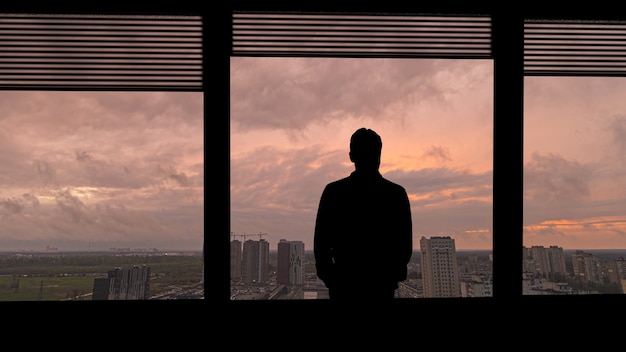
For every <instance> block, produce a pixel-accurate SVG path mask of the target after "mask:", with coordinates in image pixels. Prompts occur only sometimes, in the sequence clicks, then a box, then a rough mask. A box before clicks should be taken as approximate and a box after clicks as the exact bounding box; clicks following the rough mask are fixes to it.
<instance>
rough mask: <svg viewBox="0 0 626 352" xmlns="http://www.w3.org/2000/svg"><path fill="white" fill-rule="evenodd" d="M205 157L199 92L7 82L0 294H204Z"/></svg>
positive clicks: (0, 155) (0, 144)
mask: <svg viewBox="0 0 626 352" xmlns="http://www.w3.org/2000/svg"><path fill="white" fill-rule="evenodd" d="M203 159H204V137H203V96H202V93H165V92H61V91H57V92H46V91H38V92H35V91H30V92H27V91H20V92H15V91H4V92H2V93H0V301H34V300H43V301H58V300H134V299H167V298H203V297H204V287H203V258H202V250H203V241H204V171H203V170H204V161H203ZM113 287H115V288H113ZM172 292H178V293H180V294H179V295H178V296H175V295H173V294H172Z"/></svg>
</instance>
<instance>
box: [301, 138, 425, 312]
mask: <svg viewBox="0 0 626 352" xmlns="http://www.w3.org/2000/svg"><path fill="white" fill-rule="evenodd" d="M381 151H382V139H381V138H380V136H379V135H378V134H377V133H376V132H374V131H373V130H371V129H366V128H360V129H358V130H357V131H356V132H354V134H353V135H352V137H351V139H350V153H349V156H350V160H351V161H352V162H353V163H354V166H355V171H353V172H352V173H351V174H350V175H349V176H348V177H346V178H343V179H340V180H337V181H334V182H331V183H329V184H328V185H326V187H325V188H324V191H323V193H322V196H321V199H320V203H319V208H318V211H317V219H316V223H315V236H314V246H313V247H314V248H313V249H314V253H315V266H316V269H317V276H318V277H319V278H320V279H321V280H322V281H324V284H325V285H326V287H328V293H329V296H330V298H331V299H345V300H362V299H392V298H393V297H394V292H395V290H396V289H397V288H398V282H400V281H403V280H405V279H406V276H407V264H408V262H409V260H410V259H411V255H412V253H413V236H412V221H411V208H410V204H409V198H408V196H407V193H406V190H405V189H404V188H403V187H402V186H400V185H398V184H396V183H393V182H391V181H389V180H387V179H385V178H383V177H382V175H381V174H380V172H379V171H378V168H379V166H380V155H381Z"/></svg>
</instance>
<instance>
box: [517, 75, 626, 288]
mask: <svg viewBox="0 0 626 352" xmlns="http://www.w3.org/2000/svg"><path fill="white" fill-rule="evenodd" d="M524 84H525V86H524V240H523V243H524V258H523V268H524V269H523V270H524V272H523V294H525V295H563V294H598V293H600V294H609V293H623V292H624V290H623V288H624V283H625V281H624V278H625V276H624V274H625V273H626V271H625V269H626V266H625V261H624V257H625V256H626V236H624V233H626V231H625V230H626V226H625V224H626V213H625V212H624V209H626V207H625V206H626V177H624V175H626V157H625V155H626V154H625V153H624V147H625V146H626V100H624V98H623V93H624V92H625V91H626V80H625V79H623V78H599V77H526V78H525V82H524Z"/></svg>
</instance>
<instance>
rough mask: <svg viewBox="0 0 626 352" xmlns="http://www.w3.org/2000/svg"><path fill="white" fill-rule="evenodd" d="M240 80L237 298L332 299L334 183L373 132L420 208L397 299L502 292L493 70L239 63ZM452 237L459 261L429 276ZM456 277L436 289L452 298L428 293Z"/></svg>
mask: <svg viewBox="0 0 626 352" xmlns="http://www.w3.org/2000/svg"><path fill="white" fill-rule="evenodd" d="M230 77H231V88H230V89H231V91H230V97H231V116H230V160H231V168H230V184H231V186H230V197H231V204H230V205H231V232H230V234H229V235H230V237H231V249H230V250H231V272H230V277H231V299H232V300H253V299H254V300H260V299H261V300H266V299H326V298H328V292H327V290H326V287H325V285H324V283H323V282H322V281H321V280H319V278H318V277H317V272H316V267H315V264H316V263H315V258H314V256H313V239H314V229H315V222H316V213H317V209H318V205H319V202H320V196H321V194H322V191H323V189H324V187H325V185H326V184H328V183H329V182H332V181H334V180H337V179H340V178H343V177H346V176H348V175H349V174H350V173H351V172H352V171H354V164H353V163H352V162H351V161H350V159H349V155H348V154H349V141H350V137H351V135H352V134H353V133H354V132H355V131H356V130H357V129H358V128H361V127H366V128H371V129H373V130H374V131H376V132H377V133H378V134H379V135H380V136H381V139H382V142H383V148H382V155H381V164H380V172H381V174H382V175H383V176H384V177H385V178H387V179H389V180H390V181H393V182H396V183H398V184H400V185H402V186H404V187H405V189H406V191H407V193H408V196H409V200H410V207H411V213H412V222H413V255H412V257H411V262H410V263H409V265H408V275H407V279H406V280H405V281H404V282H401V284H400V286H399V288H398V289H397V290H396V292H395V297H401V298H421V297H425V296H429V297H430V296H452V297H459V296H463V297H473V296H490V295H491V286H492V277H491V273H492V270H491V258H492V256H491V250H492V232H491V227H492V179H493V177H492V167H493V64H492V62H491V61H488V60H407V59H326V58H325V59H321V58H243V57H233V58H231V71H230ZM440 238H441V239H443V240H449V241H448V242H447V245H448V246H449V248H450V250H449V251H448V252H447V256H446V257H445V259H448V260H451V259H454V262H455V263H454V265H452V266H450V268H449V269H448V270H449V271H447V272H445V273H444V272H431V273H430V274H426V273H424V272H423V271H424V270H422V268H423V267H424V263H425V262H424V261H422V257H423V256H422V254H421V253H422V252H426V248H421V244H422V243H423V244H424V246H428V245H429V241H427V240H434V239H440ZM422 239H424V241H422ZM354 241H359V238H358V236H357V235H355V236H354ZM381 241H384V238H383V237H381ZM246 246H247V249H246ZM279 247H282V248H284V252H283V251H281V250H280V248H279ZM281 253H282V254H281ZM285 253H286V254H285ZM428 253H429V256H428V258H429V260H430V261H431V262H433V261H435V260H436V259H443V257H439V258H436V257H433V253H434V252H432V251H430V252H428ZM283 255H284V256H285V257H284V258H283ZM363 256H364V260H375V258H376V253H363ZM281 258H283V259H281ZM426 265H427V266H429V267H431V268H432V265H428V263H426ZM444 274H445V275H448V277H450V281H446V282H442V281H441V280H440V281H436V280H435V281H433V280H431V281H430V282H431V286H432V285H453V287H454V289H453V290H452V293H445V294H444V293H442V292H441V291H437V293H435V291H436V290H434V289H433V290H430V291H427V290H425V289H424V286H425V285H424V282H423V277H424V276H427V275H429V276H428V277H429V278H431V279H432V278H433V277H435V276H437V275H439V277H443V276H444ZM366 287H367V282H364V283H363V289H366ZM425 291H427V292H425Z"/></svg>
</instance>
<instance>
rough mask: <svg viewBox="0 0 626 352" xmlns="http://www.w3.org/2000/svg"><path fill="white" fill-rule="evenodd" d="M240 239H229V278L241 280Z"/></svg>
mask: <svg viewBox="0 0 626 352" xmlns="http://www.w3.org/2000/svg"><path fill="white" fill-rule="evenodd" d="M241 250H242V249H241V241H239V240H233V241H230V279H231V280H232V281H241V255H242V253H241Z"/></svg>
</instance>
